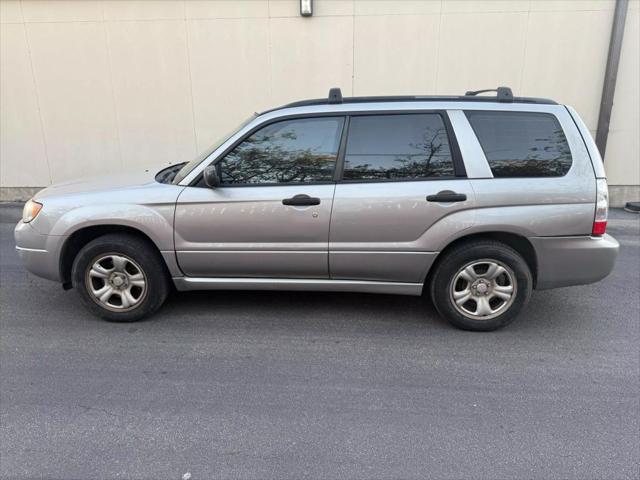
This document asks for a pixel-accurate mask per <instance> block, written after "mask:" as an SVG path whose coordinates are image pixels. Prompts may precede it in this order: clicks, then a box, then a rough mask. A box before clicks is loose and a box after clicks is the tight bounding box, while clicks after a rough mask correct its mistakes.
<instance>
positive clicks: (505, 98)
mask: <svg viewBox="0 0 640 480" xmlns="http://www.w3.org/2000/svg"><path fill="white" fill-rule="evenodd" d="M487 92H496V99H497V100H498V102H501V103H513V92H512V91H511V89H510V88H509V87H498V88H488V89H486V90H470V91H468V92H466V93H465V94H464V96H465V97H475V96H476V95H478V94H480V93H487Z"/></svg>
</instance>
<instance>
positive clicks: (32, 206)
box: [22, 200, 42, 223]
mask: <svg viewBox="0 0 640 480" xmlns="http://www.w3.org/2000/svg"><path fill="white" fill-rule="evenodd" d="M40 210H42V204H41V203H38V202H35V201H33V200H29V201H28V202H27V203H25V204H24V209H23V210H22V221H23V222H24V223H29V222H30V221H31V220H33V219H34V218H36V217H37V216H38V214H39V213H40Z"/></svg>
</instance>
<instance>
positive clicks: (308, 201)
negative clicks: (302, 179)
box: [282, 193, 320, 207]
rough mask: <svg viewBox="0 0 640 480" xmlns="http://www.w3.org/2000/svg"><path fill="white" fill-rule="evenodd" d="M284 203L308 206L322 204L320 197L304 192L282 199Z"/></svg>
mask: <svg viewBox="0 0 640 480" xmlns="http://www.w3.org/2000/svg"><path fill="white" fill-rule="evenodd" d="M282 204H283V205H293V206H295V207H301V206H307V205H320V199H319V198H317V197H310V196H309V195H305V194H304V193H302V194H299V195H294V196H293V197H291V198H285V199H284V200H282Z"/></svg>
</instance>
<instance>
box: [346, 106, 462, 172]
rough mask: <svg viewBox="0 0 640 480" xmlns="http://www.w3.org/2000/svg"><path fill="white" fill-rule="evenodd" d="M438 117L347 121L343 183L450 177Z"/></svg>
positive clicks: (444, 136)
mask: <svg viewBox="0 0 640 480" xmlns="http://www.w3.org/2000/svg"><path fill="white" fill-rule="evenodd" d="M453 175H454V171H453V161H452V158H451V150H450V149H449V141H448V139H447V133H446V130H445V126H444V122H443V121H442V117H441V116H440V115H438V114H435V113H429V114H406V115H370V116H369V115H367V116H361V117H351V123H350V124H349V139H348V140H347V151H346V155H345V165H344V175H343V177H344V179H345V180H378V179H380V180H386V179H411V178H427V177H441V176H453Z"/></svg>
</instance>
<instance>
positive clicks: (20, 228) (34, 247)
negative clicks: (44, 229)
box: [14, 221, 66, 282]
mask: <svg viewBox="0 0 640 480" xmlns="http://www.w3.org/2000/svg"><path fill="white" fill-rule="evenodd" d="M14 238H15V241H16V250H17V252H18V256H19V257H20V260H22V263H23V264H24V266H25V268H26V269H27V270H29V271H30V272H31V273H33V274H34V275H37V276H39V277H42V278H46V279H47V280H53V281H56V282H59V281H60V263H59V259H60V249H61V246H62V244H63V243H64V240H65V238H66V237H62V236H56V235H42V234H40V233H38V232H37V231H36V229H35V228H33V226H31V224H29V223H24V222H22V221H20V222H18V224H17V225H16V228H15V230H14Z"/></svg>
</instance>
